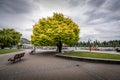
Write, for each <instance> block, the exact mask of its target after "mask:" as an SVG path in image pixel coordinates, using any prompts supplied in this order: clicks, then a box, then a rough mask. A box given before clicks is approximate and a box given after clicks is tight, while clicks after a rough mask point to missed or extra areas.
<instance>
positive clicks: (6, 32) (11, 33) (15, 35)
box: [0, 29, 22, 49]
mask: <svg viewBox="0 0 120 80" xmlns="http://www.w3.org/2000/svg"><path fill="white" fill-rule="evenodd" d="M21 36H22V34H20V33H19V32H17V31H15V30H14V29H2V30H0V47H1V49H4V48H5V47H12V46H14V45H17V44H18V43H19V41H20V37H21Z"/></svg>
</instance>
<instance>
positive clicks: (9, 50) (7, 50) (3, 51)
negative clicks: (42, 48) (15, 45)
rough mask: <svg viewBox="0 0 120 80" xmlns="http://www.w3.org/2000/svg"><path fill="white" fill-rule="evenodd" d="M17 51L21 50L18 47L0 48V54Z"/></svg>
mask: <svg viewBox="0 0 120 80" xmlns="http://www.w3.org/2000/svg"><path fill="white" fill-rule="evenodd" d="M18 51H22V50H18V49H0V54H6V53H11V52H18Z"/></svg>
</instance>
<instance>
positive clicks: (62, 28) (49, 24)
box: [31, 13, 80, 52]
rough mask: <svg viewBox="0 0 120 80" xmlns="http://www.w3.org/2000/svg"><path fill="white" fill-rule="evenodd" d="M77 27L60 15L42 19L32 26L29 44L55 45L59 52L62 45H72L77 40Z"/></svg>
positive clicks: (55, 14)
mask: <svg viewBox="0 0 120 80" xmlns="http://www.w3.org/2000/svg"><path fill="white" fill-rule="evenodd" d="M79 31H80V30H79V28H78V25H77V24H76V23H75V22H73V20H72V19H70V18H69V17H64V15H63V14H62V13H54V15H53V16H52V17H47V18H42V19H40V20H39V21H38V22H37V23H36V24H35V25H34V26H33V35H32V36H31V42H32V44H34V45H35V46H53V45H57V47H58V49H59V52H61V48H62V44H63V43H64V44H67V45H72V44H74V43H75V42H77V41H78V40H79Z"/></svg>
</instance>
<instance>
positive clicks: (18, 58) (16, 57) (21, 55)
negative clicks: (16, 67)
mask: <svg viewBox="0 0 120 80" xmlns="http://www.w3.org/2000/svg"><path fill="white" fill-rule="evenodd" d="M24 55H25V52H23V53H19V54H15V55H14V57H11V58H9V59H8V61H11V62H13V63H14V62H16V61H18V60H19V61H20V60H21V58H22V57H24Z"/></svg>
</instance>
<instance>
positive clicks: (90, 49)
mask: <svg viewBox="0 0 120 80" xmlns="http://www.w3.org/2000/svg"><path fill="white" fill-rule="evenodd" d="M88 41H89V50H90V52H91V39H89V40H88Z"/></svg>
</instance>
